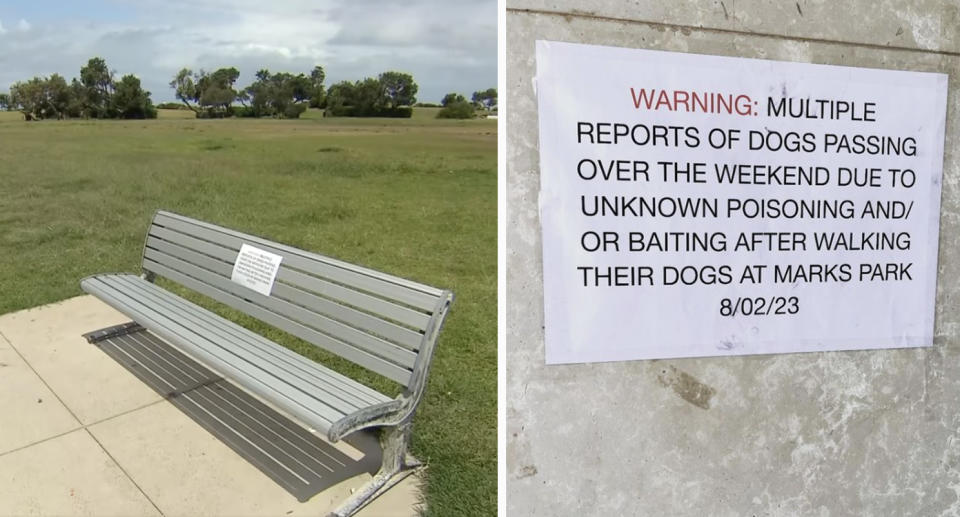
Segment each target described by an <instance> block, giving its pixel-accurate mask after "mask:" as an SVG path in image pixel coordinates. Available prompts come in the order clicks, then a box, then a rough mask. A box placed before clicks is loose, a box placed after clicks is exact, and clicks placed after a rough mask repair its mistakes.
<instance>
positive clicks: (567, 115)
mask: <svg viewBox="0 0 960 517" xmlns="http://www.w3.org/2000/svg"><path fill="white" fill-rule="evenodd" d="M536 89H537V96H538V102H539V116H540V177H541V192H540V196H541V197H540V210H541V214H540V216H541V223H542V229H543V275H544V310H545V326H546V328H545V332H546V361H547V362H548V363H570V362H589V361H614V360H628V359H650V358H670V357H691V356H716V355H744V354H766V353H784V352H804V351H824V350H849V349H865V348H897V347H917V346H928V345H930V344H932V336H933V321H934V297H935V292H936V277H937V241H938V231H939V220H940V213H939V210H940V184H941V173H942V163H943V145H944V124H945V115H946V97H947V76H946V75H943V74H932V73H917V72H900V71H889V70H875V69H863V68H851V67H839V66H823V65H811V64H801V63H787V62H779V61H764V60H754V59H741V58H727V57H714V56H703V55H693V54H682V53H672V52H656V51H647V50H634V49H622V48H610V47H597V46H589V45H575V44H567V43H555V42H546V41H538V42H537V78H536Z"/></svg>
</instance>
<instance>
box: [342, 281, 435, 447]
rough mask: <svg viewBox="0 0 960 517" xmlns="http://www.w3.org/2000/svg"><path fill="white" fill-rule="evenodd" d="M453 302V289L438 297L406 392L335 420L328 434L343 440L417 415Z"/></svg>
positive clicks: (399, 422)
mask: <svg viewBox="0 0 960 517" xmlns="http://www.w3.org/2000/svg"><path fill="white" fill-rule="evenodd" d="M452 303H453V293H451V292H450V291H444V293H443V295H442V296H441V297H440V299H439V300H438V301H437V307H436V309H435V310H434V312H433V317H432V318H431V319H430V323H429V324H428V325H427V329H426V332H425V333H424V337H423V344H422V348H421V350H420V353H419V354H418V355H417V361H416V364H414V366H413V373H412V375H411V377H410V384H409V385H408V386H407V389H406V390H405V391H404V393H403V394H402V395H400V396H399V397H397V399H396V400H391V401H389V402H383V403H381V404H376V405H373V406H370V407H366V408H363V409H361V410H359V411H357V412H355V413H352V414H349V415H347V416H345V417H343V418H341V419H340V420H338V421H337V422H334V424H333V425H332V426H331V427H330V430H329V431H327V438H329V439H330V441H332V442H336V441H339V440H340V439H341V438H343V437H344V436H346V435H348V434H350V433H352V432H354V431H359V430H360V429H366V428H368V427H380V426H393V425H399V424H401V423H402V422H404V421H407V420H409V419H411V418H412V417H413V413H414V412H415V411H416V410H417V406H418V405H420V400H421V399H422V398H423V392H424V390H425V389H426V387H427V374H428V373H429V372H430V363H431V362H432V360H433V350H434V347H435V346H436V344H437V337H438V336H439V334H440V329H441V328H442V327H443V322H444V320H445V319H446V317H447V312H449V310H450V305H451V304H452Z"/></svg>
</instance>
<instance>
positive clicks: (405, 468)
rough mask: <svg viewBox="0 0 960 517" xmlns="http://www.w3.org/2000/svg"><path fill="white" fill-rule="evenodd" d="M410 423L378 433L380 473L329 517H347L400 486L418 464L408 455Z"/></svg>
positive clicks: (384, 429)
mask: <svg viewBox="0 0 960 517" xmlns="http://www.w3.org/2000/svg"><path fill="white" fill-rule="evenodd" d="M410 427H411V423H410V422H404V423H402V424H400V425H398V426H395V427H387V428H383V429H381V430H380V447H381V448H382V449H383V462H382V463H381V464H380V470H379V471H378V472H377V473H376V474H375V475H374V476H373V479H371V480H370V482H369V483H367V484H366V485H364V486H363V487H361V488H359V489H358V490H357V491H356V492H354V493H353V494H352V495H351V496H350V497H349V498H347V500H346V501H344V502H343V503H342V504H341V505H340V507H339V508H337V509H336V510H334V511H333V513H331V514H330V515H329V517H348V516H350V515H353V514H354V513H355V512H357V511H358V510H360V509H361V508H363V507H364V506H366V504H367V503H369V502H370V501H372V500H373V499H375V498H376V497H377V496H379V495H380V494H382V493H383V492H386V491H387V490H389V489H390V488H391V487H393V486H394V485H395V484H397V483H399V482H400V481H401V480H402V479H403V478H404V477H406V475H408V474H410V473H412V469H414V468H416V467H419V466H420V462H418V461H417V460H415V459H414V458H413V457H412V456H409V455H408V454H407V445H408V444H409V443H410V441H409V440H410Z"/></svg>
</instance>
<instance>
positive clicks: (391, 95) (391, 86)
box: [379, 72, 418, 109]
mask: <svg viewBox="0 0 960 517" xmlns="http://www.w3.org/2000/svg"><path fill="white" fill-rule="evenodd" d="M379 82H380V86H381V88H382V92H383V97H384V99H383V101H384V102H383V104H384V105H385V107H386V108H388V109H393V108H397V107H399V106H413V105H414V103H416V102H417V89H418V88H417V83H415V82H414V81H413V76H412V75H410V74H405V73H402V72H384V73H382V74H380V78H379Z"/></svg>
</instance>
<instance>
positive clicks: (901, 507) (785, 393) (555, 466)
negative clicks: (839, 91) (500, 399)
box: [505, 0, 960, 516]
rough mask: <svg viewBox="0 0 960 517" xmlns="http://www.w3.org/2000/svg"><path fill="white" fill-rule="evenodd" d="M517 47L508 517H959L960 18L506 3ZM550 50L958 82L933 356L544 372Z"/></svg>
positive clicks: (604, 0)
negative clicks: (707, 57) (726, 59)
mask: <svg viewBox="0 0 960 517" xmlns="http://www.w3.org/2000/svg"><path fill="white" fill-rule="evenodd" d="M506 31H507V36H506V38H507V67H506V70H507V92H506V94H507V97H508V103H509V104H508V108H509V111H508V115H507V127H508V143H507V200H508V208H507V224H506V227H507V296H508V298H507V303H508V308H507V319H508V329H507V347H506V348H507V355H506V364H507V383H508V384H507V400H506V401H505V403H506V411H507V460H508V466H507V476H508V477H507V504H508V508H509V509H510V515H543V516H554V515H621V514H622V515H697V516H699V515H719V516H726V515H729V516H750V515H757V516H761V515H774V516H776V515H818V516H849V515H885V516H886V515H892V516H901V515H923V516H933V515H960V499H958V498H960V307H958V305H960V256H958V255H960V242H958V239H960V140H958V133H960V118H958V117H960V2H957V0H921V1H917V2H910V1H906V0H884V1H880V2H869V1H862V2H851V1H846V2H832V1H828V0H820V1H804V0H800V1H799V2H794V1H793V0H790V1H769V0H739V1H735V0H723V2H720V1H716V2H713V1H711V2H677V3H674V2H653V1H641V2H629V3H628V2H620V1H616V0H594V1H592V2H578V1H574V0H508V2H507V27H506ZM536 39H550V40H557V41H571V42H583V43H594V44H605V45H616V46H625V47H636V48H650V49H663V50H672V51H683V52H693V53H703V54H716V55H728V56H743V57H757V58H765V59H776V60H786V61H802V62H810V63H826V64H838V65H853V66H864V67H877V68H890V69H902V70H918V71H936V72H944V73H947V74H950V94H949V100H948V115H947V141H946V151H945V158H944V161H945V163H944V169H943V172H944V183H943V207H942V215H941V233H940V268H939V285H938V293H937V315H936V316H937V324H936V338H935V346H934V347H932V348H929V349H915V350H891V351H865V352H836V353H817V354H792V355H777V356H755V357H731V358H718V359H691V360H662V361H633V362H621V363H606V364H587V365H563V366H551V367H547V366H545V365H544V342H543V310H542V307H543V300H542V295H543V291H542V289H543V286H542V269H541V243H540V223H539V219H538V209H537V195H538V189H539V181H540V180H539V165H538V150H537V132H538V131H537V107H536V101H535V97H534V92H533V89H532V86H531V78H532V77H533V74H534V72H535V68H536V63H535V60H534V41H535V40H536ZM690 390H707V391H704V392H705V393H710V391H709V390H713V393H712V396H710V397H709V401H708V404H706V406H707V408H703V407H700V406H698V405H696V404H694V403H691V402H688V399H690V398H691V397H690V396H689V394H690ZM685 396H686V397H685ZM694 402H702V400H700V399H697V400H695V401H694ZM701 405H702V404H701Z"/></svg>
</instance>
